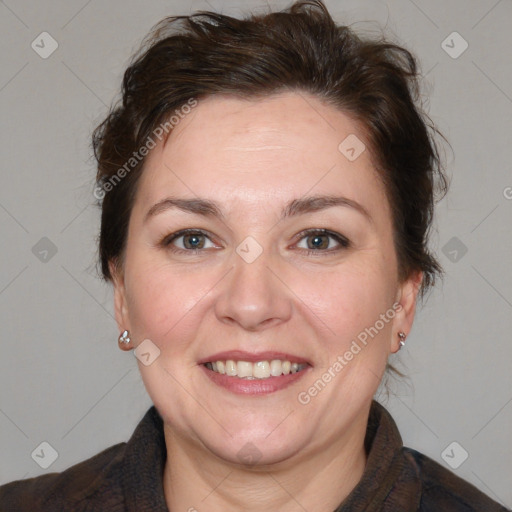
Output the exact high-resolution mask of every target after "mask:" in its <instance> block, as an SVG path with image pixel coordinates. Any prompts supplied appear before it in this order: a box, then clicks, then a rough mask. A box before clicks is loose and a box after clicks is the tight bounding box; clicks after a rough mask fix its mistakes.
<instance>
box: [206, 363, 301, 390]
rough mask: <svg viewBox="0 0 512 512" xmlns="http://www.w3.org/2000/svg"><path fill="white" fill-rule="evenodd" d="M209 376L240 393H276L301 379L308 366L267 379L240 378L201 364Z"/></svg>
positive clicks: (219, 384) (219, 383)
mask: <svg viewBox="0 0 512 512" xmlns="http://www.w3.org/2000/svg"><path fill="white" fill-rule="evenodd" d="M201 367H202V368H203V371H204V372H205V373H206V375H207V377H208V378H209V379H210V380H212V381H213V382H214V383H215V384H217V385H218V386H221V387H223V388H225V389H227V390H229V391H231V392H232V393H236V394H238V395H266V394H269V393H275V392H276V391H279V390H281V389H284V388H287V387H288V386H290V385H291V384H293V383H294V382H296V381H298V380H299V379H301V378H302V377H303V376H304V375H305V374H306V373H307V371H308V369H309V367H308V368H305V369H304V370H301V371H300V372H296V373H289V374H288V375H281V376H280V377H268V378H267V379H254V380H253V379H239V378H238V377H230V376H229V375H225V374H222V373H217V372H214V371H213V370H210V369H208V368H206V366H205V365H201Z"/></svg>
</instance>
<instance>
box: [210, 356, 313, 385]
mask: <svg viewBox="0 0 512 512" xmlns="http://www.w3.org/2000/svg"><path fill="white" fill-rule="evenodd" d="M204 366H206V368H208V370H211V371H213V372H215V373H218V374H220V375H227V376H228V377H236V378H238V379H245V380H255V379H269V378H271V377H281V376H282V375H289V374H291V373H298V372H301V371H303V370H305V369H306V368H307V367H308V366H309V364H308V363H296V362H293V363H292V362H291V361H289V360H287V359H284V360H283V359H272V360H270V361H267V360H263V361H256V362H251V361H241V360H238V361H236V360H233V359H227V360H218V361H210V362H207V363H204Z"/></svg>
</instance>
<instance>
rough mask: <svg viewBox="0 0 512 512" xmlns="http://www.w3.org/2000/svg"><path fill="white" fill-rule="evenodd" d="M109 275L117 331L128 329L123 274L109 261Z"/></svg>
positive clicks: (128, 322)
mask: <svg viewBox="0 0 512 512" xmlns="http://www.w3.org/2000/svg"><path fill="white" fill-rule="evenodd" d="M109 269H110V275H111V276H112V284H113V286H114V311H115V317H116V322H117V328H118V330H119V332H120V333H121V332H123V331H124V330H125V329H126V330H128V331H129V330H130V321H129V315H128V307H127V300H126V288H125V285H124V274H123V272H121V271H120V270H119V269H118V268H117V267H116V265H115V264H114V263H112V262H111V263H109Z"/></svg>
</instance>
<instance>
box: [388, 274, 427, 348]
mask: <svg viewBox="0 0 512 512" xmlns="http://www.w3.org/2000/svg"><path fill="white" fill-rule="evenodd" d="M422 281H423V272H420V271H416V272H413V273H411V275H410V276H409V277H408V278H407V279H406V280H405V281H404V282H402V283H401V284H400V285H399V287H398V290H397V295H396V298H395V299H396V300H395V302H396V303H397V304H399V305H400V307H399V308H397V313H396V315H395V320H394V322H393V336H392V338H391V346H390V349H391V352H398V350H399V349H400V345H399V343H398V341H399V338H398V333H399V332H403V333H405V335H406V336H407V335H408V334H409V333H410V332H411V329H412V324H413V322H414V314H415V312H416V302H417V298H418V292H419V291H420V287H421V283H422Z"/></svg>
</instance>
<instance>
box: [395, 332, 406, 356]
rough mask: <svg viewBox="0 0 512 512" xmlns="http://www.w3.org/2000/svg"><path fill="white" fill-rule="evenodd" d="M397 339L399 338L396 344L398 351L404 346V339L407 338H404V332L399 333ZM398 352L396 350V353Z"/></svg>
mask: <svg viewBox="0 0 512 512" xmlns="http://www.w3.org/2000/svg"><path fill="white" fill-rule="evenodd" d="M398 338H399V342H398V343H399V344H400V346H399V347H398V350H400V349H401V348H402V347H403V346H404V345H405V338H407V336H406V334H405V332H402V331H400V332H399V333H398ZM398 350H397V352H398Z"/></svg>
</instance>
